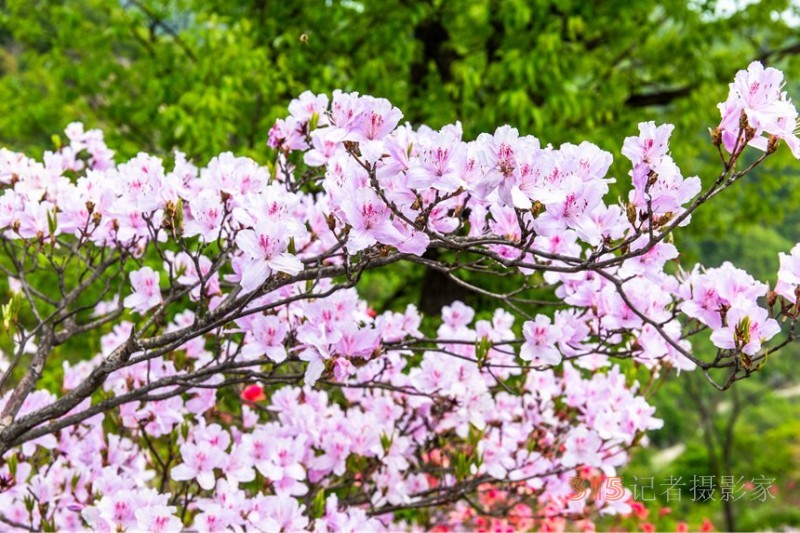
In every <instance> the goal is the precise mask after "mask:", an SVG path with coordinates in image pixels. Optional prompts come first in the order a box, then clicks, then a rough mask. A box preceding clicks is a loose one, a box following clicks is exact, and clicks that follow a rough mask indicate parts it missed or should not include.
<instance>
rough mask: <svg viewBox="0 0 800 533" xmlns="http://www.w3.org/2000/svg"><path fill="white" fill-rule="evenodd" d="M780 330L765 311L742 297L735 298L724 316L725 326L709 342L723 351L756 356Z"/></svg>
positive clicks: (713, 334) (715, 332)
mask: <svg viewBox="0 0 800 533" xmlns="http://www.w3.org/2000/svg"><path fill="white" fill-rule="evenodd" d="M780 330H781V327H780V325H779V324H778V322H777V321H776V320H774V319H772V318H769V313H768V312H767V310H766V309H763V308H761V307H758V306H756V305H755V304H753V303H752V302H750V301H748V300H747V299H745V298H744V297H739V298H737V299H736V300H735V301H734V302H733V305H732V306H731V308H730V309H728V312H727V315H726V325H725V326H724V327H722V328H720V329H717V330H715V331H714V332H713V333H712V334H711V342H713V343H714V346H717V347H718V348H723V349H725V350H741V351H742V352H744V353H746V354H747V355H756V354H757V353H758V351H759V350H760V349H761V344H762V343H763V342H766V341H768V340H770V339H771V338H772V337H774V336H775V335H777V334H778V333H779V332H780Z"/></svg>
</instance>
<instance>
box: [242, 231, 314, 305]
mask: <svg viewBox="0 0 800 533" xmlns="http://www.w3.org/2000/svg"><path fill="white" fill-rule="evenodd" d="M236 244H237V245H238V246H239V248H240V249H241V250H242V251H243V252H244V253H245V256H246V257H247V258H248V259H249V261H248V262H247V264H246V265H245V266H244V267H243V269H242V280H241V285H242V289H243V290H244V291H245V292H251V291H253V290H255V289H257V288H258V287H260V286H261V284H262V283H264V281H266V279H267V278H268V277H269V276H270V275H271V274H272V272H273V271H275V272H285V273H286V274H290V275H292V276H294V275H296V274H298V273H299V272H300V271H302V270H303V263H302V262H300V260H299V259H298V258H297V257H295V256H294V255H292V254H290V253H288V252H287V249H288V244H289V243H288V241H287V239H286V238H285V232H284V231H283V229H282V228H281V226H280V224H277V223H274V222H270V221H264V222H261V223H259V224H258V225H257V226H256V228H255V230H252V229H246V230H242V231H240V232H239V233H238V234H237V235H236Z"/></svg>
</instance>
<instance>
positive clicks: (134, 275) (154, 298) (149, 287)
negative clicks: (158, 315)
mask: <svg viewBox="0 0 800 533" xmlns="http://www.w3.org/2000/svg"><path fill="white" fill-rule="evenodd" d="M159 277H160V275H159V273H158V272H156V271H154V270H153V269H152V268H150V267H144V268H141V269H139V270H135V271H133V272H131V274H130V278H131V285H132V286H133V294H130V295H128V296H127V297H126V298H125V300H124V301H123V305H124V306H125V307H127V308H129V309H131V310H133V311H135V312H137V313H144V312H145V311H147V310H149V309H152V308H153V307H156V306H157V305H160V304H161V302H162V298H161V289H160V288H159V286H158V282H159Z"/></svg>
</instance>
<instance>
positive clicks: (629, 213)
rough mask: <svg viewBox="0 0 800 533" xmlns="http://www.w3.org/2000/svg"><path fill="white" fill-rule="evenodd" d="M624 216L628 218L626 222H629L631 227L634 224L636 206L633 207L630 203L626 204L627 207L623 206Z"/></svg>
mask: <svg viewBox="0 0 800 533" xmlns="http://www.w3.org/2000/svg"><path fill="white" fill-rule="evenodd" d="M625 214H626V215H627V216H628V222H630V223H631V225H634V224H636V206H635V205H633V204H632V203H628V205H626V206H625Z"/></svg>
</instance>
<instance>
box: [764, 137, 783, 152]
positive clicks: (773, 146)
mask: <svg viewBox="0 0 800 533" xmlns="http://www.w3.org/2000/svg"><path fill="white" fill-rule="evenodd" d="M780 141H781V140H780V139H778V137H776V136H775V135H770V136H769V140H768V141H767V153H768V154H774V153H775V150H777V149H778V144H779V143H780Z"/></svg>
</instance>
